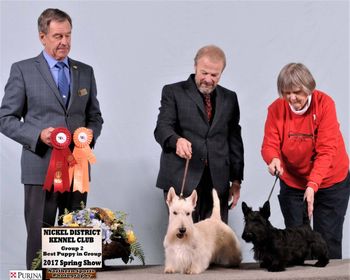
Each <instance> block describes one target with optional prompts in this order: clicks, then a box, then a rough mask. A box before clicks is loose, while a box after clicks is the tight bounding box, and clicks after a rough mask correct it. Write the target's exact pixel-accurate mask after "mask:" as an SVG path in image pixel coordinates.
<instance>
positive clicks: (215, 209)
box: [211, 188, 221, 220]
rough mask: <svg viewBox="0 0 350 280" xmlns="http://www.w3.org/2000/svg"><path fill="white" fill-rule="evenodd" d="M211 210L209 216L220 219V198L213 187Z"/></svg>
mask: <svg viewBox="0 0 350 280" xmlns="http://www.w3.org/2000/svg"><path fill="white" fill-rule="evenodd" d="M212 193H213V211H212V213H211V218H214V219H218V220H221V214H220V199H219V197H218V193H217V192H216V190H215V189H214V188H213V191H212Z"/></svg>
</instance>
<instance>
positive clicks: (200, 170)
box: [154, 45, 244, 223]
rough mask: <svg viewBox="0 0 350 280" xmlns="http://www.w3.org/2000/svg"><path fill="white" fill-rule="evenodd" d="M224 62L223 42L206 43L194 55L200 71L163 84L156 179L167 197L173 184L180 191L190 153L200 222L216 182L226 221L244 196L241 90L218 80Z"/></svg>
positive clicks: (208, 211)
mask: <svg viewBox="0 0 350 280" xmlns="http://www.w3.org/2000/svg"><path fill="white" fill-rule="evenodd" d="M225 66H226V58H225V54H224V52H223V51H222V50H221V49H220V48H218V47H217V46H213V45H209V46H205V47H203V48H201V49H200V50H199V51H198V52H197V54H196V56H195V59H194V68H195V74H192V75H190V77H189V78H188V80H187V81H182V82H178V83H175V84H170V85H166V86H164V88H163V91H162V98H161V107H160V109H159V115H158V120H157V126H156V129H155V131H154V135H155V139H156V141H157V142H158V143H159V144H160V146H161V148H162V154H161V158H160V170H159V174H158V179H157V183H156V185H157V187H158V188H161V189H163V190H164V195H165V198H166V194H167V191H168V190H169V188H170V187H171V186H173V187H174V188H175V190H176V191H177V193H178V194H180V188H181V185H182V179H183V176H184V169H185V159H191V160H190V162H189V169H188V176H187V180H186V185H185V190H184V196H187V195H189V194H190V193H191V192H192V190H193V189H196V190H197V192H198V201H197V206H196V209H195V212H194V213H193V215H192V216H193V220H194V221H195V222H197V221H199V220H203V219H205V218H207V217H208V216H210V214H211V209H212V206H213V202H212V196H211V190H212V188H213V187H214V188H215V189H217V191H218V194H219V198H220V204H221V217H222V220H223V221H225V222H226V223H227V220H228V209H229V208H230V207H231V208H232V207H234V206H235V205H236V204H237V201H238V199H239V196H240V186H241V181H242V180H243V166H244V160H243V142H242V137H241V127H240V125H239V118H240V112H239V106H238V101H237V96H236V93H235V92H233V91H230V90H228V89H226V88H224V87H222V86H220V85H218V82H219V80H220V77H221V74H222V72H223V70H224V68H225ZM230 182H232V184H231V187H230ZM231 199H233V203H232V205H231V206H229V205H228V203H229V201H230V200H231Z"/></svg>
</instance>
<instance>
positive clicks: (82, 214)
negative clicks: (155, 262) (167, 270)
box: [32, 203, 145, 269]
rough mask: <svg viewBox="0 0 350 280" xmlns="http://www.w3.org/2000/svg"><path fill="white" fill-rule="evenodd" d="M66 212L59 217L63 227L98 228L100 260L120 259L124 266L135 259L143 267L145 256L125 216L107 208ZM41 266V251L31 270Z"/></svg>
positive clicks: (120, 212) (83, 207)
mask: <svg viewBox="0 0 350 280" xmlns="http://www.w3.org/2000/svg"><path fill="white" fill-rule="evenodd" d="M81 206H82V209H80V210H75V211H73V212H68V211H67V210H66V212H65V214H63V215H62V216H60V217H59V223H60V224H61V226H63V227H95V228H96V227H98V228H101V233H102V260H103V265H104V261H105V260H106V259H113V258H121V259H122V260H123V262H124V263H125V264H127V263H128V262H132V261H133V260H134V258H135V257H137V258H138V259H139V260H140V261H141V262H142V264H143V265H145V255H144V252H143V250H142V247H141V244H140V243H139V242H138V241H137V238H136V236H135V233H134V232H133V230H132V225H129V224H127V223H126V216H127V215H126V214H125V213H124V212H122V211H117V212H113V211H111V210H110V209H107V208H98V207H93V208H85V206H84V204H83V203H82V205H81ZM40 266H41V251H40V252H38V257H37V258H36V259H35V260H34V261H33V264H32V268H33V269H37V268H39V267H40Z"/></svg>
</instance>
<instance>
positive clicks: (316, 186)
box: [306, 181, 319, 193]
mask: <svg viewBox="0 0 350 280" xmlns="http://www.w3.org/2000/svg"><path fill="white" fill-rule="evenodd" d="M306 187H310V188H312V189H313V190H314V192H315V193H316V192H317V191H318V187H319V186H318V184H317V183H315V182H311V181H309V182H307V184H306Z"/></svg>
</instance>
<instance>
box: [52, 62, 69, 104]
mask: <svg viewBox="0 0 350 280" xmlns="http://www.w3.org/2000/svg"><path fill="white" fill-rule="evenodd" d="M65 66H66V65H65V64H64V62H57V63H56V65H55V67H57V68H58V90H59V91H60V93H61V96H62V98H63V101H64V104H65V105H66V106H67V101H68V97H69V84H68V80H67V77H66V74H65V73H64V67H65Z"/></svg>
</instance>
